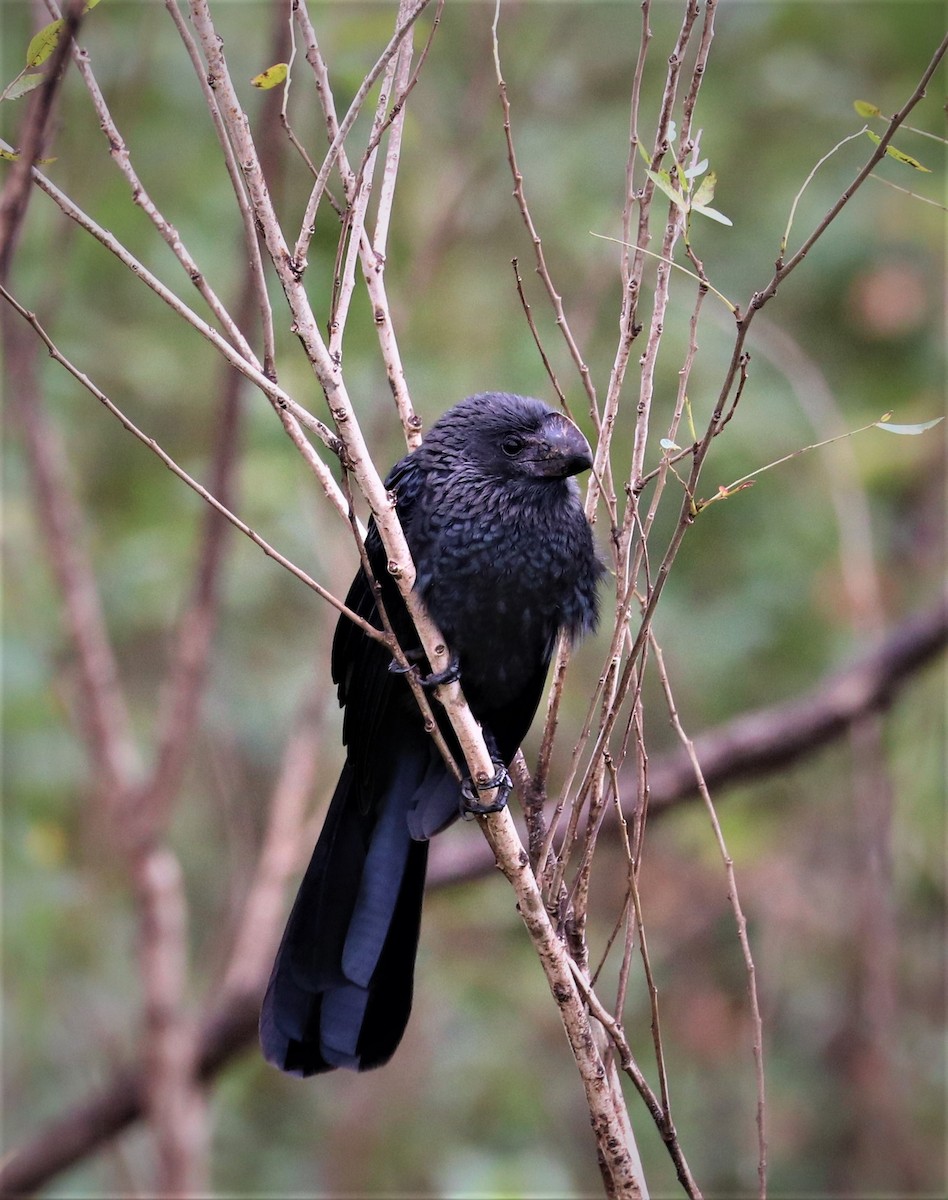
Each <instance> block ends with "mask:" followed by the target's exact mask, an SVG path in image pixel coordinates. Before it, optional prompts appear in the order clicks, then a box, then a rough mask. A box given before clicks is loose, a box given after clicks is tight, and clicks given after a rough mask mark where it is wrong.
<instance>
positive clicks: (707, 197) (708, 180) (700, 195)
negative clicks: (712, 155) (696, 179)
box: [691, 171, 718, 208]
mask: <svg viewBox="0 0 948 1200" xmlns="http://www.w3.org/2000/svg"><path fill="white" fill-rule="evenodd" d="M717 182H718V177H717V175H716V174H715V173H714V171H709V172H708V174H707V175H705V177H704V179H702V180H701V183H700V184H699V185H698V190H697V191H696V192H695V194H694V196H692V198H691V203H692V205H693V206H694V207H695V208H701V207H702V205H704V204H710V203H711V201H712V200H713V199H714V189H715V187H716V186H717Z"/></svg>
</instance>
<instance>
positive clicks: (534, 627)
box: [260, 392, 603, 1075]
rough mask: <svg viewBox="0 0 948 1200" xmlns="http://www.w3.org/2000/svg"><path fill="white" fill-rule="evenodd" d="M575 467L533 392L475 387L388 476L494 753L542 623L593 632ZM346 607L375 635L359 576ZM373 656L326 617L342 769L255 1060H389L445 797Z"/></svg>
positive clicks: (592, 589) (413, 723) (389, 678)
mask: <svg viewBox="0 0 948 1200" xmlns="http://www.w3.org/2000/svg"><path fill="white" fill-rule="evenodd" d="M591 465H592V455H591V453H590V449H589V445H588V443H587V441H586V439H585V438H584V437H583V435H582V433H581V432H580V431H579V429H578V428H577V427H576V426H575V425H574V424H573V423H572V421H570V420H569V419H568V418H567V417H565V416H563V415H562V414H561V413H558V412H555V411H553V410H552V409H550V408H548V407H547V405H545V404H544V403H542V402H541V401H540V400H534V399H531V398H529V397H525V396H514V395H510V394H507V393H504V392H485V393H481V394H480V395H477V396H471V397H469V398H468V399H467V400H463V401H462V402H461V403H460V404H458V405H456V406H455V407H454V408H452V409H450V410H449V411H448V412H446V413H445V414H444V415H443V416H442V417H441V418H440V419H439V420H438V421H437V422H436V423H435V424H434V425H433V426H432V428H431V430H430V432H429V433H428V435H427V436H426V437H425V439H424V441H423V442H422V444H421V446H419V447H418V449H416V450H414V451H413V452H412V453H411V454H409V455H408V456H407V457H405V458H403V459H402V460H401V462H399V463H398V464H397V465H396V466H395V467H394V468H393V470H392V471H391V473H390V474H389V476H388V478H387V480H386V486H387V487H388V489H389V490H390V491H391V492H393V493H394V495H395V502H396V511H397V512H398V516H399V519H400V521H401V524H402V528H403V530H404V532H405V538H406V541H407V543H408V547H409V549H410V551H411V555H412V559H413V561H414V563H415V568H416V580H415V589H416V591H417V592H418V594H419V595H420V597H421V599H422V600H423V601H424V604H425V606H426V607H427V609H428V612H429V613H430V614H431V616H432V618H433V619H434V621H435V624H436V625H437V626H438V628H439V629H440V630H441V632H442V634H443V635H444V637H445V640H446V643H447V646H448V648H449V650H450V652H451V654H452V656H453V658H454V659H455V660H456V661H457V664H458V667H459V671H460V682H461V687H462V689H463V691H464V695H465V697H466V699H467V701H468V703H469V704H470V707H471V711H472V712H473V714H474V716H475V717H476V718H477V720H478V721H479V722H480V723H481V726H482V728H483V731H484V735H485V739H486V741H487V744H488V747H489V748H490V750H491V753H492V755H494V756H495V758H497V760H498V763H502V764H509V762H510V760H511V759H512V758H513V756H514V754H516V752H517V749H518V747H519V745H520V743H521V741H522V740H523V738H524V736H525V735H526V733H527V730H528V729H529V727H530V724H531V722H532V720H533V717H534V715H535V713H536V710H537V706H538V704H539V702H540V697H541V695H542V692H543V687H544V683H545V680H546V675H547V670H548V668H549V664H550V659H551V656H552V654H553V651H554V648H555V646H556V642H557V639H558V638H559V636H560V635H561V634H563V635H565V636H566V637H568V638H570V639H576V638H578V637H580V636H581V635H583V634H584V633H586V632H589V631H590V630H592V629H594V628H595V625H596V621H597V617H598V607H597V599H596V590H597V584H598V581H599V578H600V576H601V574H602V571H603V567H602V564H601V562H600V560H599V557H598V555H597V553H596V549H595V545H594V542H593V538H592V532H591V530H590V527H589V523H588V521H587V520H586V517H585V515H584V513H583V508H582V504H581V503H580V497H579V489H578V487H577V485H576V481H575V479H574V476H575V475H577V474H579V473H580V472H582V471H585V470H587V469H588V468H589V467H590V466H591ZM366 552H367V557H368V561H369V563H370V566H371V569H372V573H373V575H374V576H375V579H376V581H377V582H378V584H379V586H380V588H381V602H382V605H383V607H384V609H385V612H386V614H387V615H388V617H389V620H390V621H391V624H392V627H393V629H394V632H395V634H396V636H397V638H398V641H399V644H400V646H401V647H402V649H403V650H404V651H405V652H406V653H407V654H408V655H409V657H411V658H412V659H414V660H416V661H417V665H418V667H419V670H420V671H421V672H422V673H424V672H426V671H427V670H428V669H429V668H428V664H427V661H426V660H425V659H424V656H423V655H422V654H421V651H420V649H419V647H418V638H417V634H416V633H415V631H414V628H413V626H412V623H411V621H410V619H409V617H408V614H407V611H406V609H405V606H404V602H403V601H402V599H401V596H400V594H399V592H398V589H397V587H396V585H395V583H394V580H393V579H392V578H391V576H390V575H389V573H388V571H387V556H386V553H385V550H384V547H383V546H382V541H381V538H380V537H379V534H378V530H377V529H376V527H375V525H374V523H370V526H369V530H368V534H367V536H366ZM346 603H347V604H348V605H349V607H350V608H352V609H354V610H355V611H356V612H357V613H359V614H360V615H361V616H362V617H364V618H365V619H366V620H367V621H369V622H370V623H372V624H373V625H374V626H376V627H377V628H382V622H381V619H380V616H379V613H378V611H377V606H376V603H375V599H374V596H373V592H372V588H371V585H370V583H369V581H368V579H367V578H366V575H365V573H364V572H363V571H362V570H360V571H359V573H358V574H357V575H356V578H355V580H354V581H353V584H352V587H351V588H350V590H349V594H348V596H347V598H346ZM391 664H392V659H391V656H390V655H389V653H388V651H387V650H386V648H385V647H384V646H383V645H382V644H381V643H379V642H377V641H375V640H373V639H371V638H369V637H367V636H366V635H365V634H364V633H363V632H362V630H361V629H360V628H359V627H358V626H356V625H355V624H354V623H353V622H352V621H350V620H348V619H347V618H346V617H345V616H342V617H340V619H339V623H338V625H337V628H336V635H335V639H334V641H333V650H332V663H331V669H332V677H333V681H334V682H335V683H336V684H337V686H338V690H339V701H340V703H341V704H342V705H344V707H345V712H344V716H343V740H344V742H345V746H346V762H345V765H344V767H343V770H342V774H341V776H340V779H339V782H338V784H337V786H336V790H335V792H334V794H333V797H332V800H331V802H330V805H329V810H328V813H327V816H326V820H325V823H324V825H323V829H322V832H321V834H320V836H319V840H318V842H317V843H316V848H315V850H314V852H313V857H312V860H311V862H310V864H309V867H308V868H307V870H306V873H305V875H304V877H303V882H302V884H301V886H300V890H299V893H298V895H297V897H296V901H295V903H294V905H293V909H292V911H291V913H290V917H289V921H288V923H287V927H286V932H285V933H284V935H283V940H282V942H281V945H280V949H279V951H278V953H277V957H276V961H275V963H274V966H273V972H272V975H271V977H270V983H269V986H268V988H267V993H266V997H265V999H264V1003H263V1009H262V1012H261V1017H260V1038H261V1044H262V1047H263V1051H264V1054H265V1056H266V1058H267V1059H268V1060H269V1061H270V1062H272V1063H274V1064H275V1065H276V1066H278V1067H279V1068H280V1069H281V1070H284V1071H287V1072H289V1073H290V1074H294V1075H313V1074H317V1073H319V1072H323V1071H329V1070H332V1069H333V1068H335V1067H348V1068H351V1069H353V1070H360V1071H361V1070H367V1069H369V1068H372V1067H377V1066H381V1065H382V1064H383V1063H385V1062H387V1061H388V1059H389V1058H390V1057H391V1055H392V1053H393V1052H394V1050H395V1048H396V1047H397V1045H398V1043H399V1041H400V1040H401V1037H402V1034H403V1033H404V1030H405V1026H406V1024H407V1021H408V1016H409V1013H410V1011H411V1001H412V988H413V979H414V967H415V954H416V950H417V945H418V934H419V929H420V925H421V904H422V893H423V891H424V882H425V868H426V863H427V851H428V838H430V837H431V836H433V835H434V834H436V833H437V832H439V831H440V830H441V829H443V828H444V827H445V826H446V825H448V824H450V823H451V822H452V821H453V820H454V819H455V818H456V817H457V816H458V814H459V811H460V810H461V807H462V804H463V800H462V795H461V789H460V784H459V783H458V781H457V780H456V779H455V777H454V775H453V774H452V773H451V771H450V770H449V769H448V768H447V766H446V765H445V763H444V760H443V759H442V757H441V754H440V752H439V750H438V748H437V746H436V744H435V742H434V740H433V739H432V737H431V736H430V735H429V734H428V733H427V732H426V731H425V728H424V724H423V720H422V717H421V714H420V710H419V709H418V705H417V703H416V701H415V699H414V697H413V695H412V693H411V691H410V689H409V687H408V684H407V683H406V681H405V679H404V678H403V677H401V676H400V675H398V674H395V673H393V672H392V670H390V666H391ZM434 707H435V709H436V710H438V712H439V725H440V726H441V728H442V732H443V733H444V735H445V739H446V741H447V742H448V744H449V746H450V747H451V748H452V750H454V752H455V755H456V758H457V761H458V762H460V763H463V758H462V757H461V755H460V751H459V748H458V745H457V741H456V739H455V737H454V734H453V731H452V730H451V728H450V725H449V723H448V722H447V720H446V718H445V717H444V714H443V712H442V711H441V710H440V709H439V708H438V705H437V703H436V702H435V704H434Z"/></svg>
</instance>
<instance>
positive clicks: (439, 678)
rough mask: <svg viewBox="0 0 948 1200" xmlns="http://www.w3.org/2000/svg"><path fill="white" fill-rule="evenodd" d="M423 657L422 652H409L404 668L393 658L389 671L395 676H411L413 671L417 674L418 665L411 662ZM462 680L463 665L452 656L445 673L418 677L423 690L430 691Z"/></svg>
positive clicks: (406, 654)
mask: <svg viewBox="0 0 948 1200" xmlns="http://www.w3.org/2000/svg"><path fill="white" fill-rule="evenodd" d="M423 657H424V654H423V651H421V650H407V651H406V652H405V658H406V659H408V661H407V662H406V663H405V665H404V666H402V664H401V663H400V662H398V661H396V660H395V659H394V658H393V659H392V661H391V662H390V663H389V664H388V669H389V670H390V671H391V672H392V674H393V675H410V674H411V672H412V671H415V672H417V670H418V667H417V666H416V664H415V663H414V662H412V661H411V660H412V659H415V658H423ZM460 678H461V664H460V662H459V661H458V660H457V658H456V657H455V656H453V655H452V657H451V661H450V662H449V663H448V665H447V666H446V667H445V668H444V670H443V671H432V672H431V674H430V675H421V676H419V677H418V682H419V684H420V685H421V686H422V687H423V688H425V689H427V690H429V691H430V690H431V689H432V688H436V687H441V685H442V684H443V683H454V682H455V681H456V680H458V679H460Z"/></svg>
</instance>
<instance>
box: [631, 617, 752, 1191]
mask: <svg viewBox="0 0 948 1200" xmlns="http://www.w3.org/2000/svg"><path fill="white" fill-rule="evenodd" d="M650 641H651V645H652V650H653V652H654V654H655V662H656V667H657V670H658V677H659V679H660V681H661V685H662V691H663V692H664V694H665V702H666V705H667V707H668V715H669V718H670V720H671V724H672V728H673V729H674V731H675V733H676V735H677V736H678V739H679V741H680V742H681V744H682V746H683V747H684V749H685V752H686V753H687V755H688V759H689V761H690V763H691V767H692V770H693V771H694V776H695V782H696V783H697V785H698V790H699V792H700V793H701V798H702V800H703V801H704V804H705V808H706V809H707V811H708V816H709V818H710V820H711V828H712V830H713V831H714V838H715V841H716V842H717V844H718V849H719V851H720V852H721V858H722V860H723V862H724V869H725V873H726V876H727V895H728V900H729V901H730V903H731V909H732V911H733V913H734V921H735V923H736V925H737V936H738V941H739V942H740V946H741V954H742V955H743V958H744V967H745V970H746V972H747V992H748V998H749V1001H750V1010H751V1023H752V1027H753V1032H754V1038H753V1050H754V1073H755V1078H756V1083H757V1187H758V1195H759V1196H760V1200H765V1197H766V1195H767V1100H766V1084H765V1079H764V1024H763V1020H762V1018H761V1015H760V1001H759V999H758V996H757V968H756V967H755V965H754V956H753V954H752V952H751V947H750V939H749V938H748V936H747V918H746V917H745V916H744V910H743V908H742V907H741V901H740V896H739V895H738V890H737V877H736V875H735V872H734V860H733V859H732V858H731V856H730V854H729V853H728V849H727V844H726V842H725V841H724V834H723V832H722V831H721V825H720V822H719V821H718V817H717V813H716V812H715V810H714V802H713V801H712V799H711V793H710V792H709V791H708V785H707V784H706V783H705V779H704V774H703V772H702V770H701V764H700V763H699V761H698V756H697V754H696V753H695V747H694V743H693V742H692V740H691V738H689V737H688V735H687V734H686V733H685V730H684V728H683V726H682V724H681V719H680V717H679V715H678V708H677V705H676V704H675V698H674V696H673V695H672V690H671V683H670V681H669V678H668V672H667V671H666V669H665V660H664V656H663V655H662V651H661V647H660V646H659V645H658V642H656V641H655V638H654V636H653V635H650Z"/></svg>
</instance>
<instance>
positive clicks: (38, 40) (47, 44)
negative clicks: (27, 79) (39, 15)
mask: <svg viewBox="0 0 948 1200" xmlns="http://www.w3.org/2000/svg"><path fill="white" fill-rule="evenodd" d="M64 24H65V22H64V21H63V20H62V18H60V19H59V20H58V21H50V23H49V24H48V25H44V26H43V28H42V29H41V30H40V31H39V33H37V34H36V35H35V36H34V37H33V38H32V39H31V40H30V44H29V45H28V46H27V48H26V65H27V66H28V67H38V66H41V65H42V64H43V63H44V62H46V60H47V58H49V56H50V55H51V54H52V52H53V51H54V50H55V49H56V46H57V45H58V43H59V35H60V34H61V33H62V30H63V25H64Z"/></svg>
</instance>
